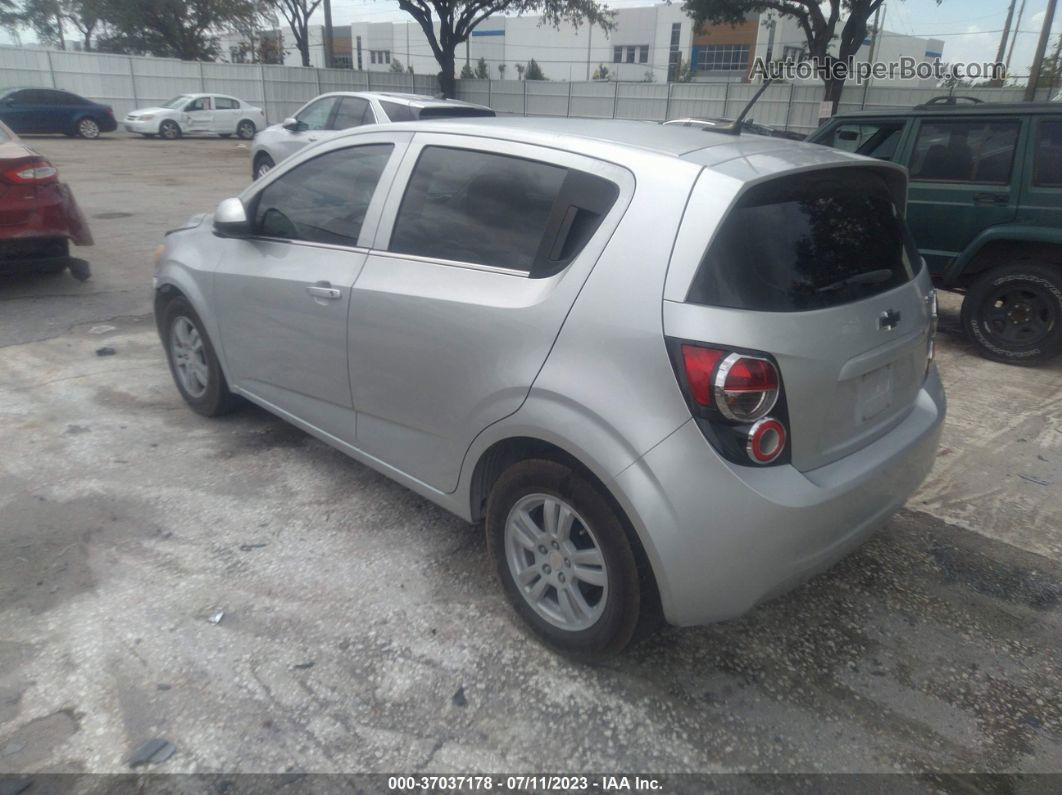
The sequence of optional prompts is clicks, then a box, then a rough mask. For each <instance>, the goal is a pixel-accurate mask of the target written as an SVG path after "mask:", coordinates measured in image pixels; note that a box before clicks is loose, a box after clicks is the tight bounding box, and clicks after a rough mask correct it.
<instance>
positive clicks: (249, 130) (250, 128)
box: [236, 119, 258, 141]
mask: <svg viewBox="0 0 1062 795" xmlns="http://www.w3.org/2000/svg"><path fill="white" fill-rule="evenodd" d="M256 132H258V128H257V127H255V126H254V122H253V121H251V120H250V119H244V120H243V121H241V122H240V123H239V124H237V125H236V135H237V136H239V137H240V138H241V139H242V140H244V141H250V140H251V139H252V138H254V134H255V133H256Z"/></svg>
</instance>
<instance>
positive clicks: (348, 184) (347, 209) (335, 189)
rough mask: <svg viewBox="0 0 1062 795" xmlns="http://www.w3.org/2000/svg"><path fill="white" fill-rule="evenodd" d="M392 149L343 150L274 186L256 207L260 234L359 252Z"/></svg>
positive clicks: (300, 167)
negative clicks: (360, 237)
mask: <svg viewBox="0 0 1062 795" xmlns="http://www.w3.org/2000/svg"><path fill="white" fill-rule="evenodd" d="M393 148H394V147H393V146H392V145H391V144H368V145H366V146H355V147H350V148H348V149H337V150H336V151H334V152H328V153H327V154H323V155H321V156H320V157H315V158H314V159H312V160H307V161H306V162H305V163H302V164H301V165H298V166H296V167H295V168H293V169H292V170H291V171H289V172H288V173H287V174H284V175H283V176H281V177H279V178H278V179H277V180H276V181H274V182H271V183H270V184H269V186H268V187H266V188H265V190H263V191H262V192H261V193H260V194H259V196H258V200H257V202H256V205H255V214H254V225H255V232H256V234H259V235H263V236H265V237H279V238H284V239H285V240H306V241H309V242H313V243H332V244H335V245H342V246H354V245H357V243H358V235H359V234H360V233H361V224H362V222H363V221H364V220H365V213H366V211H367V210H368V209H369V202H370V201H372V195H373V192H374V191H375V190H376V183H377V182H379V181H380V175H381V174H382V173H383V170H384V167H385V166H386V165H387V160H388V158H389V157H390V156H391V150H392V149H393Z"/></svg>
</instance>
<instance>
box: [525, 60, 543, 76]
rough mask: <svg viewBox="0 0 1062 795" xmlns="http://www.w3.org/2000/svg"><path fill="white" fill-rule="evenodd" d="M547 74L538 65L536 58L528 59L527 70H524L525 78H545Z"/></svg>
mask: <svg viewBox="0 0 1062 795" xmlns="http://www.w3.org/2000/svg"><path fill="white" fill-rule="evenodd" d="M545 79H546V75H545V74H543V73H542V67H541V66H539V65H538V63H537V62H536V61H535V59H534V58H532V59H531V60H530V61H528V64H527V71H526V72H524V80H545Z"/></svg>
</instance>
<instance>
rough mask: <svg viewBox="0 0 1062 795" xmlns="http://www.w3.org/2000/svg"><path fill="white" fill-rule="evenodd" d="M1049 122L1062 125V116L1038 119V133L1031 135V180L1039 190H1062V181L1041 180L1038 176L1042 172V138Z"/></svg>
mask: <svg viewBox="0 0 1062 795" xmlns="http://www.w3.org/2000/svg"><path fill="white" fill-rule="evenodd" d="M1048 124H1057V125H1059V126H1062V116H1054V117H1052V116H1043V117H1041V118H1038V119H1037V120H1036V134H1035V135H1033V136H1031V138H1032V139H1033V141H1032V144H1033V152H1032V171H1031V172H1030V174H1029V178H1030V179H1029V181H1030V184H1031V185H1032V187H1033V188H1036V189H1037V190H1062V181H1059V182H1055V183H1050V182H1041V181H1040V180H1039V179H1038V178H1037V177H1038V175H1039V173H1040V139H1041V136H1042V135H1043V129H1044V127H1045V126H1046V125H1048Z"/></svg>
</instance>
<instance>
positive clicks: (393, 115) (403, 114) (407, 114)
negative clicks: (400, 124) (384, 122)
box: [380, 99, 417, 121]
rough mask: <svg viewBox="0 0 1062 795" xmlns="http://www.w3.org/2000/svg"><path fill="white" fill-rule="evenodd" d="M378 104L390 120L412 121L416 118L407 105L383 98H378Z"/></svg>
mask: <svg viewBox="0 0 1062 795" xmlns="http://www.w3.org/2000/svg"><path fill="white" fill-rule="evenodd" d="M380 105H381V106H382V107H383V109H384V112H385V113H386V114H387V118H389V119H390V120H391V121H414V120H415V119H416V118H417V117H416V116H415V115H414V114H413V109H412V108H411V107H409V105H400V104H398V103H397V102H388V101H387V100H383V99H381V100H380Z"/></svg>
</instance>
